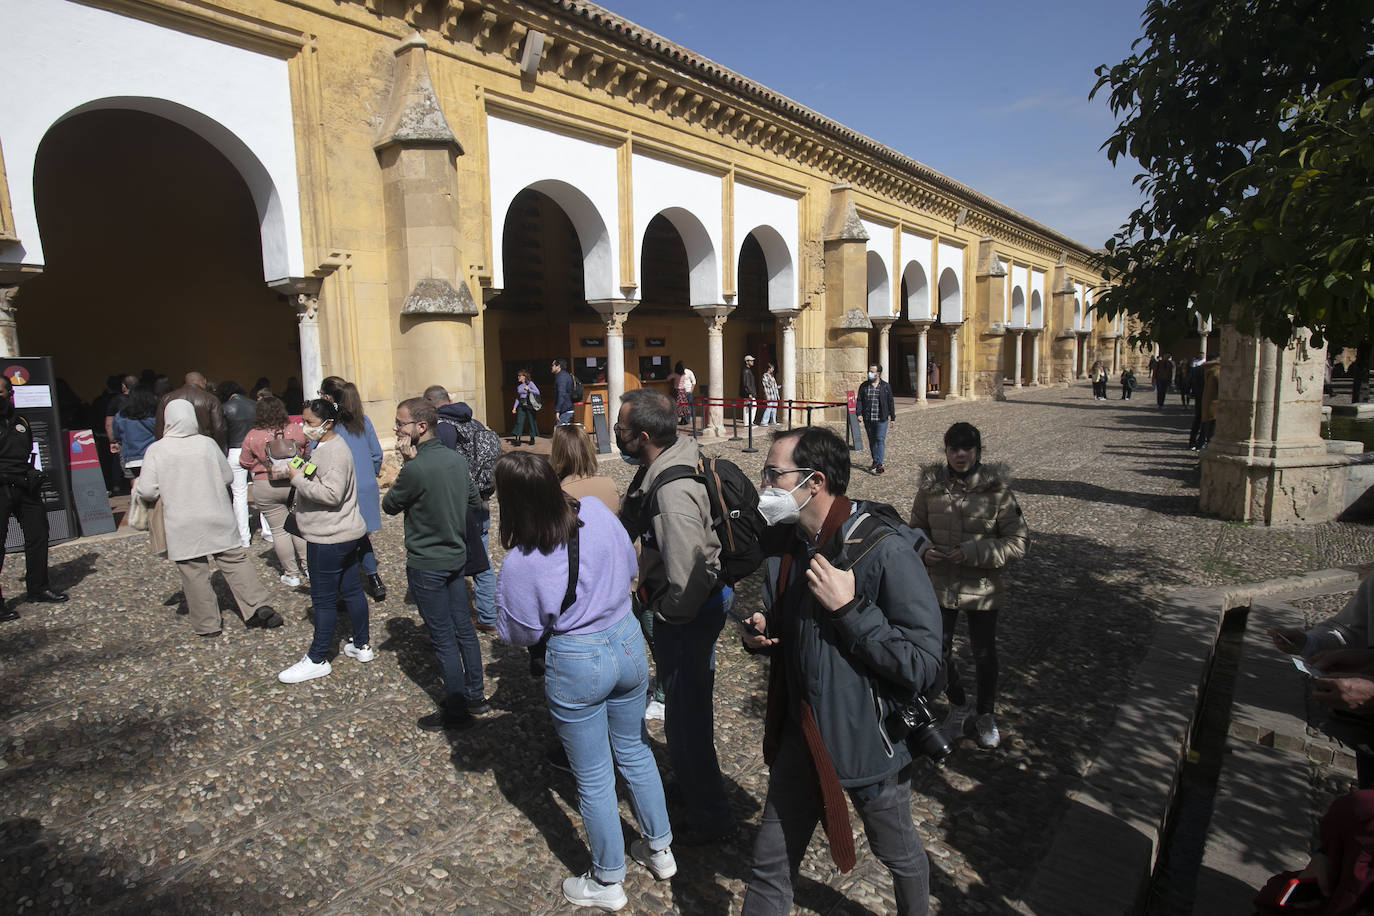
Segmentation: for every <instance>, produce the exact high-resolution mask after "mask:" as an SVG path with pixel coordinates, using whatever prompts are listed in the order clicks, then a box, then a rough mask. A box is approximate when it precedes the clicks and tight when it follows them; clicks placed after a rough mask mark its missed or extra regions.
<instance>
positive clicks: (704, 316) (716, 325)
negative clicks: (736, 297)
mask: <svg viewBox="0 0 1374 916" xmlns="http://www.w3.org/2000/svg"><path fill="white" fill-rule="evenodd" d="M734 310H735V307H734V306H733V305H694V306H692V311H694V312H696V313H697V314H698V315H700V316H701V320H702V321H704V322H706V333H707V334H710V335H715V334H720V333H721V332H722V331H724V330H725V320H726V319H727V318H729V317H730V313H731V312H733V311H734Z"/></svg>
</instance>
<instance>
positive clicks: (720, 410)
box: [692, 305, 796, 435]
mask: <svg viewBox="0 0 1374 916" xmlns="http://www.w3.org/2000/svg"><path fill="white" fill-rule="evenodd" d="M734 310H735V308H734V306H730V305H694V306H692V311H694V312H696V313H697V314H698V315H700V316H701V319H702V320H703V321H705V322H706V363H707V375H708V377H707V383H706V395H707V397H709V398H711V399H712V400H714V401H717V402H719V401H720V399H721V398H723V397H725V319H727V318H729V317H730V313H731V312H733V311H734ZM795 346H796V344H795V343H794V344H793V347H794V348H795ZM783 349H784V353H785V352H786V342H785V341H784V345H783ZM783 358H784V359H786V356H784V357H783ZM785 366H786V364H785V363H784V369H783V377H784V378H786V377H787V369H786V368H785ZM785 396H786V395H784V397H785ZM707 427H708V428H709V429H710V430H711V431H712V432H714V433H716V434H717V435H720V434H721V433H722V432H723V431H724V429H725V408H724V407H722V406H721V405H720V404H719V403H715V404H712V405H711V413H710V423H708V424H707Z"/></svg>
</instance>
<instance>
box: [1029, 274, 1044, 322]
mask: <svg viewBox="0 0 1374 916" xmlns="http://www.w3.org/2000/svg"><path fill="white" fill-rule="evenodd" d="M1030 289H1031V296H1030V318H1029V321H1030V326H1031V327H1033V328H1043V327H1044V326H1045V272H1044V271H1043V270H1032V271H1031V275H1030Z"/></svg>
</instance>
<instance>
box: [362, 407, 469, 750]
mask: <svg viewBox="0 0 1374 916" xmlns="http://www.w3.org/2000/svg"><path fill="white" fill-rule="evenodd" d="M437 424H438V414H437V413H436V412H435V409H434V405H433V404H431V403H430V402H429V401H427V400H425V399H424V398H410V399H408V400H405V401H402V402H401V403H400V404H399V405H398V406H397V407H396V445H397V449H398V450H400V451H401V453H402V454H406V453H407V452H409V451H410V450H411V449H412V448H413V450H414V454H415V457H414V458H411V459H410V460H409V461H407V462H406V464H405V466H404V467H402V468H401V473H400V475H399V476H398V477H397V478H396V483H394V484H393V485H392V487H391V489H390V490H388V491H387V494H386V496H385V497H384V498H383V499H382V510H383V511H384V512H386V513H387V514H388V515H396V514H397V513H400V512H404V513H405V538H406V579H407V581H408V583H409V585H410V593H411V594H412V595H413V596H414V597H415V604H416V606H417V607H418V608H419V609H420V616H421V617H423V618H424V621H425V626H426V627H428V628H429V637H430V639H431V641H433V643H434V654H435V656H436V657H437V658H438V660H439V672H440V675H441V676H442V677H443V681H444V703H443V706H442V708H441V709H439V710H438V711H436V712H433V713H430V714H429V715H427V716H423V717H421V719H420V721H419V722H418V723H417V724H418V725H419V726H420V727H421V728H423V729H425V730H426V731H444V730H457V729H462V728H467V727H469V726H471V725H472V724H473V723H472V717H473V716H474V715H482V714H484V713H487V712H490V711H491V707H490V706H489V705H487V701H486V700H485V699H484V698H483V696H482V648H481V645H480V644H479V643H478V642H477V631H476V630H474V629H473V627H472V620H471V619H470V618H469V617H468V601H467V582H466V581H465V579H464V578H463V568H464V566H465V565H466V562H467V547H466V538H467V514H468V513H469V512H475V511H477V510H478V508H479V507H480V502H479V501H478V498H477V490H476V488H475V487H474V486H473V484H472V475H471V474H469V473H468V466H467V461H465V460H464V459H463V456H462V455H460V454H458V453H457V452H455V451H452V450H451V449H448V448H446V447H445V446H444V444H443V443H442V442H440V441H439V439H438V438H437V437H436V436H435V434H434V429H435V426H436V425H437Z"/></svg>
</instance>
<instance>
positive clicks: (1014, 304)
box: [1011, 286, 1026, 328]
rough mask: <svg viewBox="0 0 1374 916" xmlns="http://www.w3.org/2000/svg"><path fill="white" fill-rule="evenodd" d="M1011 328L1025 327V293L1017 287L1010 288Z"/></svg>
mask: <svg viewBox="0 0 1374 916" xmlns="http://www.w3.org/2000/svg"><path fill="white" fill-rule="evenodd" d="M1011 326H1012V327H1014V328H1024V327H1025V326H1026V293H1025V291H1024V290H1022V289H1021V287H1019V286H1015V287H1012V290H1011Z"/></svg>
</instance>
